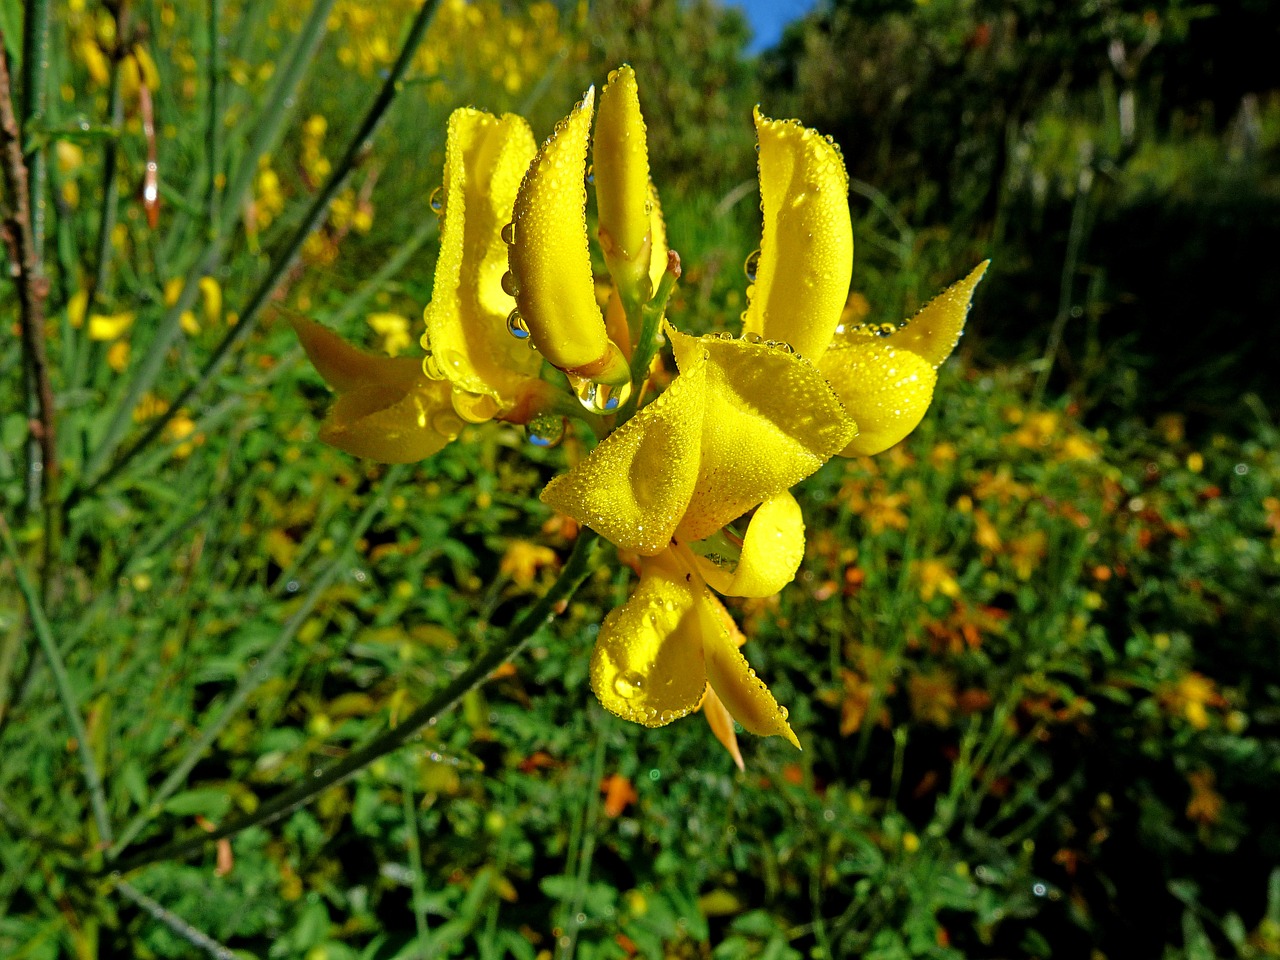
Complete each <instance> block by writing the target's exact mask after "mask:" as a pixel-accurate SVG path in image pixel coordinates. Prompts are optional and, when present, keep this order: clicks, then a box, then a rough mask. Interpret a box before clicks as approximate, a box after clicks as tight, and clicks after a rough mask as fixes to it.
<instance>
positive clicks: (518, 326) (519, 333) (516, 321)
mask: <svg viewBox="0 0 1280 960" xmlns="http://www.w3.org/2000/svg"><path fill="white" fill-rule="evenodd" d="M507 276H508V277H509V276H511V274H509V273H508V274H507ZM507 333H509V334H511V335H512V336H513V337H515V338H516V339H517V340H528V339H529V325H528V324H527V323H525V322H524V317H522V316H521V315H520V311H519V310H512V311H511V312H510V313H508V314H507Z"/></svg>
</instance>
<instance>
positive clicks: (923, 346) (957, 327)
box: [888, 260, 991, 367]
mask: <svg viewBox="0 0 1280 960" xmlns="http://www.w3.org/2000/svg"><path fill="white" fill-rule="evenodd" d="M990 263H991V261H990V260H984V261H982V263H980V264H978V265H977V266H976V267H975V268H974V269H973V271H972V272H971V273H970V274H969V275H968V276H967V277H965V278H964V279H963V280H960V281H958V282H956V283H953V284H952V285H951V286H949V287H947V289H946V290H944V291H942V293H940V294H938V295H937V296H936V297H934V298H933V299H932V300H930V301H929V302H928V303H927V304H925V306H924V309H922V310H921V311H920V312H919V313H917V314H916V315H915V316H914V317H912V318H911V319H910V320H909V321H908V322H906V323H905V324H903V326H901V327H900V328H899V329H898V332H897V333H895V334H893V335H892V336H891V337H889V338H888V342H889V344H890V345H892V346H894V347H897V348H899V349H902V350H910V351H911V352H912V353H915V354H919V355H920V356H922V357H924V359H925V360H927V361H929V363H931V364H933V366H934V367H938V366H939V365H940V364H941V363H942V361H943V360H945V359H947V357H949V356H951V351H952V350H954V349H955V348H956V344H957V343H958V342H959V341H960V334H961V333H963V332H964V321H965V317H966V316H968V314H969V304H970V302H971V301H972V300H973V291H974V288H975V287H977V286H978V281H979V280H981V279H982V275H983V274H984V273H986V272H987V267H988V266H989V265H990Z"/></svg>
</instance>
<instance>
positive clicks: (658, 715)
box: [591, 551, 723, 727]
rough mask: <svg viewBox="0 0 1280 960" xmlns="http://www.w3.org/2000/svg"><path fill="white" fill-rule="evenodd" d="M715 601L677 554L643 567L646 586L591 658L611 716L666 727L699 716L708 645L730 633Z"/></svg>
mask: <svg viewBox="0 0 1280 960" xmlns="http://www.w3.org/2000/svg"><path fill="white" fill-rule="evenodd" d="M708 600H711V597H710V594H708V593H707V588H706V587H704V586H703V585H702V583H701V582H700V581H698V580H697V579H696V578H695V577H693V576H692V575H690V574H689V573H688V572H687V571H686V570H685V569H684V567H683V565H682V564H681V563H680V562H679V561H678V560H677V558H676V557H675V555H674V554H673V553H671V551H664V552H663V553H661V554H659V555H658V556H656V557H653V558H645V559H642V560H641V561H640V584H639V586H637V587H636V590H635V592H634V593H633V594H632V595H631V599H630V600H628V601H627V602H626V603H625V604H623V605H622V606H621V607H619V608H618V609H616V610H614V611H613V612H612V613H610V614H609V615H608V616H607V617H605V619H604V623H603V624H602V625H601V627H600V634H599V636H597V637H596V645H595V649H594V650H593V651H592V653H591V689H592V690H594V691H595V694H596V696H597V697H598V698H599V699H600V703H601V704H602V705H603V706H604V708H605V709H606V710H608V711H609V712H610V713H614V714H617V715H618V716H619V717H622V718H623V719H624V720H631V721H634V722H635V723H642V724H644V725H645V726H647V727H661V726H664V725H666V724H668V723H670V722H671V721H672V720H676V719H678V718H679V717H683V716H685V715H686V714H689V713H692V712H693V711H694V710H695V709H697V707H698V704H699V702H701V700H702V695H703V691H704V690H705V689H706V686H707V674H706V669H705V667H704V666H703V654H702V644H703V637H704V636H705V635H706V634H707V632H708V631H710V632H713V633H714V632H717V631H721V630H723V627H722V626H721V625H720V624H718V623H717V622H716V612H715V610H714V608H713V607H712V606H711V605H710V604H709V603H708ZM712 602H714V601H712Z"/></svg>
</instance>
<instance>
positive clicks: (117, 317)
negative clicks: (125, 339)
mask: <svg viewBox="0 0 1280 960" xmlns="http://www.w3.org/2000/svg"><path fill="white" fill-rule="evenodd" d="M133 317H134V315H133V314H132V313H130V312H129V311H123V312H121V313H111V314H100V313H92V314H90V315H89V339H90V340H98V341H102V342H106V341H109V340H118V339H119V338H120V337H122V336H124V335H125V333H127V332H128V330H129V328H130V327H132V326H133Z"/></svg>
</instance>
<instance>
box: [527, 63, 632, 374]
mask: <svg viewBox="0 0 1280 960" xmlns="http://www.w3.org/2000/svg"><path fill="white" fill-rule="evenodd" d="M594 102H595V88H594V87H593V88H592V89H590V90H588V91H587V95H586V96H585V97H583V99H582V102H581V103H579V104H578V105H577V106H575V107H574V109H573V112H571V113H570V114H569V116H567V117H565V118H564V119H563V120H561V121H560V122H559V123H558V124H557V125H556V131H555V133H554V134H552V136H551V139H549V140H548V141H547V142H546V143H544V144H543V145H542V147H541V149H540V150H539V151H538V155H537V156H536V157H535V158H534V161H533V163H532V164H531V165H530V167H529V170H528V172H527V173H526V174H525V176H524V180H523V181H522V182H521V184H520V190H519V192H518V193H517V194H516V202H515V209H514V210H513V212H512V217H511V224H510V226H509V228H508V229H507V231H506V233H505V235H504V239H506V240H507V241H508V242H509V244H510V249H509V251H508V254H509V263H510V266H511V274H512V276H513V277H514V279H515V286H516V294H515V298H516V307H517V309H518V310H519V311H520V316H521V317H522V318H523V320H524V323H525V325H526V326H527V327H528V328H529V335H530V337H531V338H532V339H533V342H534V345H535V346H536V347H537V348H538V350H539V352H540V353H541V354H542V355H543V356H544V357H546V359H547V360H549V361H550V362H551V363H553V364H554V365H555V366H557V367H559V368H560V369H562V370H566V371H569V372H571V373H574V374H576V375H577V376H579V377H583V378H586V379H590V380H605V381H607V382H609V383H625V382H626V380H627V376H628V371H627V364H626V360H625V359H623V358H622V356H621V354H620V353H619V351H618V348H617V347H616V346H614V345H613V344H612V343H611V342H610V340H609V337H608V335H607V334H606V333H605V327H604V316H603V315H602V314H601V312H600V306H599V304H597V303H596V298H595V285H594V283H593V282H592V279H591V253H590V250H589V248H588V245H587V217H586V205H587V188H586V182H585V179H584V177H585V176H586V164H587V136H588V134H589V132H590V128H591V111H592V107H593V104H594ZM619 367H620V370H619Z"/></svg>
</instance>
